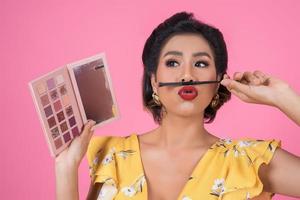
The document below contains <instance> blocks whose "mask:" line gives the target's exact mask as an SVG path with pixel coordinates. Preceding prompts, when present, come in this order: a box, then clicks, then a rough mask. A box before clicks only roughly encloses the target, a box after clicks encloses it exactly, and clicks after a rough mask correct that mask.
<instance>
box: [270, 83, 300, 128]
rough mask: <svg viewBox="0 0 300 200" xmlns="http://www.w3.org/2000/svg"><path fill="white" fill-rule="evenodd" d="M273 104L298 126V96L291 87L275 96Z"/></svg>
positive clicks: (299, 114) (299, 118)
mask: <svg viewBox="0 0 300 200" xmlns="http://www.w3.org/2000/svg"><path fill="white" fill-rule="evenodd" d="M274 104H275V105H276V107H277V108H278V109H280V110H281V111H282V112H283V113H284V114H286V116H288V117H289V118H290V119H291V120H293V121H294V122H296V124H298V126H300V96H299V95H298V94H297V93H296V92H295V91H294V90H293V89H292V88H291V87H287V89H285V90H284V91H282V93H280V94H277V96H276V98H275V102H274Z"/></svg>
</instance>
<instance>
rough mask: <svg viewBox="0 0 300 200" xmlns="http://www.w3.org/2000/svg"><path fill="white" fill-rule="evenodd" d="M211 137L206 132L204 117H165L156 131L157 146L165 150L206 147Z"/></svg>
mask: <svg viewBox="0 0 300 200" xmlns="http://www.w3.org/2000/svg"><path fill="white" fill-rule="evenodd" d="M210 136H211V135H210V134H209V133H208V132H207V131H206V130H205V128H204V123H203V116H202V115H198V116H191V117H185V116H175V115H170V114H168V115H167V116H165V117H163V119H162V123H161V125H160V126H159V127H158V128H157V129H156V131H155V140H156V141H157V145H159V146H161V147H164V148H186V147H196V146H202V145H204V146H205V145H206V144H207V142H208V138H211V137H210Z"/></svg>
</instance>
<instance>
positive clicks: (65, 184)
mask: <svg viewBox="0 0 300 200" xmlns="http://www.w3.org/2000/svg"><path fill="white" fill-rule="evenodd" d="M93 125H95V122H94V121H89V122H87V123H86V124H85V126H84V129H83V131H82V133H81V134H80V136H77V137H76V138H75V139H74V140H73V141H72V142H71V144H70V146H69V147H68V148H67V149H65V150H64V151H63V152H61V153H60V154H59V155H58V156H57V157H56V158H55V175H56V199H57V200H78V199H79V192H78V167H79V165H80V162H81V160H82V158H83V157H84V155H85V153H86V151H87V147H88V144H89V142H90V140H91V137H92V135H93V132H94V131H93Z"/></svg>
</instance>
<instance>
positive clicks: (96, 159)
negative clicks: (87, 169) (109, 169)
mask: <svg viewBox="0 0 300 200" xmlns="http://www.w3.org/2000/svg"><path fill="white" fill-rule="evenodd" d="M98 162H99V157H98V156H97V157H96V158H95V159H94V160H93V164H94V165H97V164H98Z"/></svg>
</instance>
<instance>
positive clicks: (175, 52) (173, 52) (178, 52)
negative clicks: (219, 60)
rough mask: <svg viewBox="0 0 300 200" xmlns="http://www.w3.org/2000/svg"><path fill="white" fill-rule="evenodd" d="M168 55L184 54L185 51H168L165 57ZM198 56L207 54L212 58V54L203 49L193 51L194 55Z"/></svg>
mask: <svg viewBox="0 0 300 200" xmlns="http://www.w3.org/2000/svg"><path fill="white" fill-rule="evenodd" d="M167 55H175V56H182V55H183V53H182V52H180V51H168V52H167V53H165V54H164V56H163V57H165V56H167ZM196 56H207V57H209V58H210V59H211V56H210V55H209V54H208V53H207V52H203V51H200V52H196V53H193V57H196Z"/></svg>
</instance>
